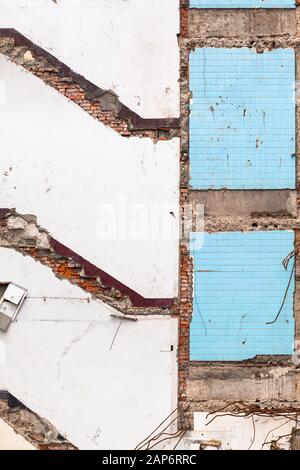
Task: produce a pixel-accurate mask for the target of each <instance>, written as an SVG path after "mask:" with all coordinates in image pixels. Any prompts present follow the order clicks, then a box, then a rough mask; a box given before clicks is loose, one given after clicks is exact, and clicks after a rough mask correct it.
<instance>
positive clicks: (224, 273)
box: [190, 231, 294, 361]
mask: <svg viewBox="0 0 300 470" xmlns="http://www.w3.org/2000/svg"><path fill="white" fill-rule="evenodd" d="M203 237H204V243H202V239H203ZM202 245H203V246H202ZM293 249H294V234H293V232H292V231H266V232H246V233H242V232H226V233H212V234H208V233H205V234H203V233H193V234H192V235H191V253H192V256H193V258H194V269H195V273H194V284H195V285H194V305H193V319H192V324H191V337H190V341H191V343H190V350H191V353H190V359H191V360H198V361H211V360H213V361H226V360H228V361H238V360H244V359H249V358H253V357H254V356H256V355H269V354H272V355H277V354H292V353H293V338H294V319H293V292H294V277H293V275H292V281H291V284H290V288H289V290H288V295H287V299H286V302H285V304H284V307H283V309H282V312H281V314H280V316H279V318H278V320H277V321H276V322H275V323H273V324H271V325H267V324H266V323H267V322H270V321H273V320H274V319H275V318H276V315H277V313H278V310H279V308H280V305H281V303H282V300H283V297H284V294H285V291H286V288H287V285H288V282H289V279H290V276H291V272H292V271H293V259H291V261H290V263H289V266H288V269H287V271H286V270H285V269H284V267H283V265H282V260H283V259H284V258H285V257H286V256H287V255H288V254H289V253H290V252H292V251H293Z"/></svg>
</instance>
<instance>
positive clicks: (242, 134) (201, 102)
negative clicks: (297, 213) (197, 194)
mask: <svg viewBox="0 0 300 470" xmlns="http://www.w3.org/2000/svg"><path fill="white" fill-rule="evenodd" d="M294 83H295V53H294V50H293V49H274V50H272V51H270V52H265V53H263V54H260V53H257V52H256V51H255V50H253V49H247V48H241V49H235V48H232V49H224V48H198V49H196V50H195V51H194V52H192V53H191V55H190V88H191V91H192V95H193V98H192V100H191V116H190V162H191V186H192V188H193V189H221V188H228V189H281V188H291V189H292V188H295V102H294Z"/></svg>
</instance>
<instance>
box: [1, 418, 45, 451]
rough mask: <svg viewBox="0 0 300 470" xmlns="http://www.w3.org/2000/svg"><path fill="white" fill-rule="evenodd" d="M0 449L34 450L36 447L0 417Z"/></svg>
mask: <svg viewBox="0 0 300 470" xmlns="http://www.w3.org/2000/svg"><path fill="white" fill-rule="evenodd" d="M0 450H36V448H35V447H34V446H33V445H32V444H30V442H28V441H26V439H24V437H23V436H21V435H20V434H17V433H16V432H15V431H14V430H13V428H12V427H11V426H9V425H8V424H7V423H5V421H3V420H2V419H0Z"/></svg>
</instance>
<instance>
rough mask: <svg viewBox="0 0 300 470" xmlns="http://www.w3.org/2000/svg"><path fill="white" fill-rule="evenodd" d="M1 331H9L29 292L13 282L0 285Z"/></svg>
mask: <svg viewBox="0 0 300 470" xmlns="http://www.w3.org/2000/svg"><path fill="white" fill-rule="evenodd" d="M0 295H1V296H0V330H2V331H7V329H8V328H9V326H10V324H11V323H12V322H13V321H14V320H15V318H16V316H17V315H18V313H19V310H20V308H21V306H22V303H23V302H24V300H25V297H26V295H27V290H26V289H24V288H23V287H20V286H18V285H17V284H14V283H12V282H10V283H5V284H1V285H0Z"/></svg>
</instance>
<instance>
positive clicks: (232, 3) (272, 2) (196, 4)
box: [190, 0, 295, 8]
mask: <svg viewBox="0 0 300 470" xmlns="http://www.w3.org/2000/svg"><path fill="white" fill-rule="evenodd" d="M190 8H295V0H190Z"/></svg>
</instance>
